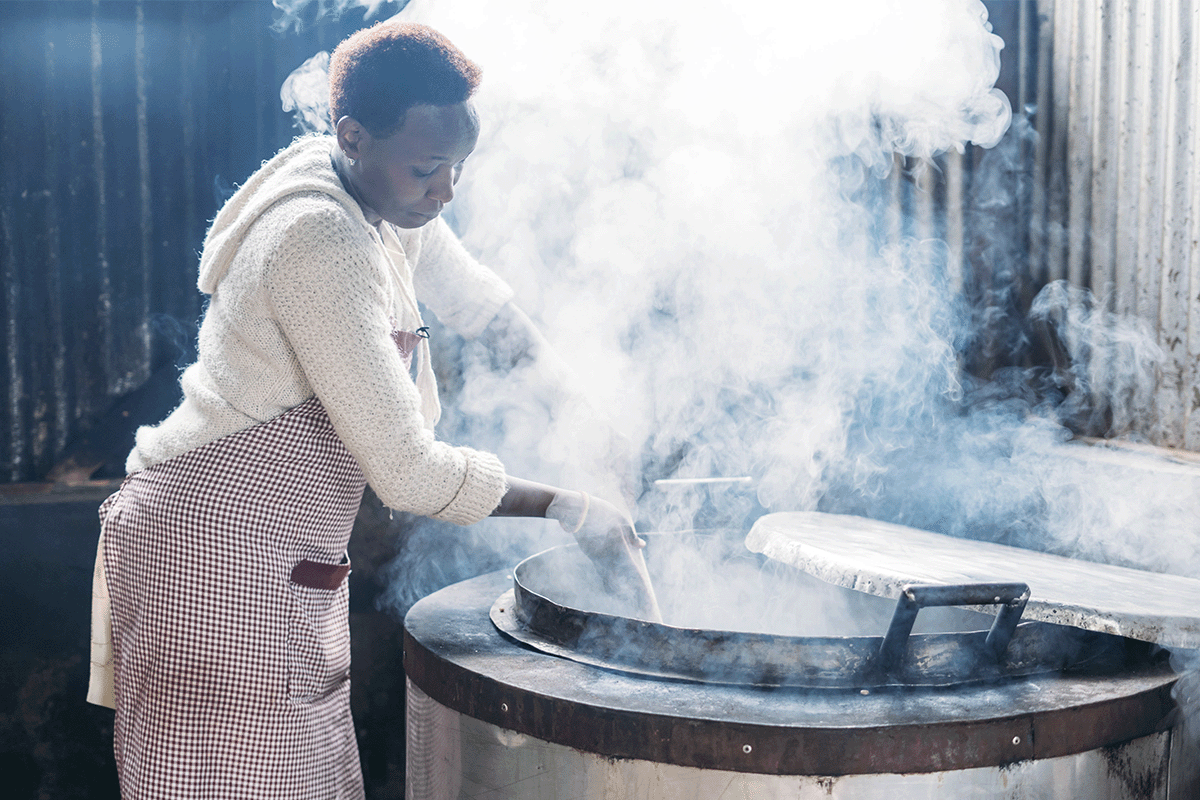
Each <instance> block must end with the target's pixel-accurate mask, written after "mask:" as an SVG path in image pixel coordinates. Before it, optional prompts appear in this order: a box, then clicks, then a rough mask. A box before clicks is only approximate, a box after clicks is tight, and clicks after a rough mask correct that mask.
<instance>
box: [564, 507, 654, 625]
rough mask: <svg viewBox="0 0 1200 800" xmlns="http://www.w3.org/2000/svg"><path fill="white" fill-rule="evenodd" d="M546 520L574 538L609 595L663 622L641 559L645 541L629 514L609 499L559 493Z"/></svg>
mask: <svg viewBox="0 0 1200 800" xmlns="http://www.w3.org/2000/svg"><path fill="white" fill-rule="evenodd" d="M546 517H547V518H549V519H556V520H558V522H559V524H560V525H562V527H563V529H564V530H566V531H567V532H569V533H571V534H573V535H574V536H575V540H576V541H577V542H579V547H580V549H581V550H583V552H584V554H585V555H587V557H588V558H590V559H591V561H592V563H593V564H594V565H595V567H596V570H597V571H598V572H599V573H600V577H601V579H602V580H603V581H604V586H605V588H606V589H607V590H608V591H609V592H611V593H613V594H616V595H617V596H619V597H625V598H628V599H629V600H630V601H632V602H633V604H634V607H636V608H637V609H638V610H639V612H640V614H641V616H643V617H644V618H645V619H648V620H650V621H651V622H662V612H661V611H659V608H658V598H657V597H655V595H654V587H653V585H651V583H650V574H649V572H647V570H646V559H645V558H643V556H642V548H643V547H645V546H646V542H645V540H643V539H642V538H641V537H639V536H638V535H637V533H636V532H635V531H634V529H633V520H632V519H630V517H629V515H628V514H626V513H625V512H624V511H621V510H620V509H619V508H617V507H616V506H615V505H613V504H612V503H610V502H608V501H607V500H601V499H600V498H598V497H590V496H589V495H587V494H586V493H583V492H571V491H566V490H560V491H558V492H557V493H556V494H555V496H554V500H553V501H551V503H550V505H549V507H547V509H546Z"/></svg>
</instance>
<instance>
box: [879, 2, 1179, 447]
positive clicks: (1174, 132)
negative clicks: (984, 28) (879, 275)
mask: <svg viewBox="0 0 1200 800" xmlns="http://www.w3.org/2000/svg"><path fill="white" fill-rule="evenodd" d="M987 6H988V8H989V11H990V15H991V19H992V21H993V23H994V24H995V26H996V30H997V32H998V33H1000V34H1001V35H1002V36H1003V38H1004V39H1005V43H1006V47H1005V50H1004V53H1003V60H1004V68H1003V71H1002V74H1001V78H1000V81H999V82H998V84H999V85H1000V87H1001V88H1002V89H1003V90H1004V91H1005V93H1006V94H1007V95H1008V97H1009V98H1010V100H1011V101H1012V102H1013V110H1014V124H1013V128H1012V129H1011V130H1010V131H1009V134H1008V135H1007V136H1006V138H1005V140H1004V141H1003V142H1002V143H1001V144H1000V145H999V146H998V147H997V148H996V149H995V150H993V151H980V150H978V149H975V150H970V149H969V150H968V151H967V153H966V154H965V155H959V154H956V153H950V154H947V155H945V156H943V157H941V158H939V159H938V167H939V169H938V170H926V171H924V172H922V171H920V170H914V169H913V165H912V164H906V163H904V162H903V161H900V160H898V161H897V167H898V169H897V170H895V172H894V173H893V175H892V177H891V184H892V187H893V189H892V194H893V197H892V200H891V204H892V208H893V209H895V210H896V212H898V213H896V214H895V219H896V222H895V223H894V230H893V231H892V232H891V235H892V236H893V237H895V236H898V235H915V236H923V235H933V236H938V237H940V238H943V239H945V240H946V242H947V244H948V245H949V250H950V253H951V263H952V266H953V267H954V268H955V271H956V272H957V275H958V280H959V282H960V286H961V288H962V290H963V293H964V295H965V297H967V298H968V299H969V300H970V302H971V304H972V307H973V308H974V309H975V310H976V312H977V316H976V323H977V339H976V340H975V341H973V342H971V343H969V345H968V346H967V347H966V348H965V351H964V353H963V363H964V367H965V368H966V369H968V370H969V371H970V372H973V373H975V374H977V375H981V376H983V377H990V376H991V375H993V374H994V373H995V371H996V370H997V369H999V368H1002V367H1006V366H1017V367H1029V366H1032V365H1036V364H1039V363H1044V364H1046V365H1047V366H1050V365H1053V366H1056V367H1058V368H1059V369H1060V371H1064V372H1065V371H1068V370H1066V369H1065V368H1064V365H1063V363H1062V361H1063V360H1064V359H1066V358H1067V357H1072V358H1074V359H1075V360H1076V366H1075V368H1074V372H1075V376H1076V377H1075V378H1064V379H1063V381H1065V382H1067V383H1070V382H1071V381H1077V382H1078V383H1079V385H1081V386H1083V387H1084V388H1083V391H1084V392H1085V393H1090V394H1091V397H1090V399H1088V400H1078V399H1077V400H1076V401H1075V410H1076V412H1077V416H1076V417H1074V418H1072V419H1068V420H1066V421H1067V422H1068V423H1069V424H1070V425H1071V427H1073V428H1074V429H1075V430H1076V431H1077V432H1078V433H1083V434H1088V435H1093V436H1113V435H1133V436H1135V437H1140V438H1143V439H1145V440H1148V441H1150V442H1152V443H1154V444H1158V445H1162V446H1167V447H1176V448H1186V449H1189V450H1200V219H1198V218H1197V211H1200V202H1198V201H1200V149H1198V148H1197V137H1198V136H1200V88H1198V87H1200V59H1198V58H1197V56H1196V55H1194V54H1193V52H1192V44H1193V40H1194V37H1195V36H1196V35H1197V34H1200V5H1197V4H1196V3H1195V2H1194V0H1017V1H1016V2H1009V3H1003V2H993V3H988V4H987ZM989 159H990V160H991V161H992V162H993V163H991V164H988V163H987V162H988V161H989ZM1063 280H1065V281H1067V282H1069V284H1070V285H1072V286H1075V287H1081V288H1084V289H1087V290H1089V291H1090V294H1091V298H1088V297H1078V296H1075V295H1071V304H1073V305H1074V306H1076V307H1071V308H1068V309H1065V310H1064V309H1059V311H1058V315H1057V317H1056V318H1053V319H1052V320H1051V321H1052V322H1057V323H1060V324H1059V325H1057V326H1052V327H1054V328H1055V330H1053V331H1050V332H1046V331H1040V332H1039V331H1038V330H1037V327H1036V326H1032V325H1030V324H1029V323H1028V320H1027V319H1026V316H1027V314H1028V311H1029V308H1030V303H1031V301H1032V299H1033V297H1034V295H1035V294H1036V293H1037V291H1038V290H1039V289H1041V288H1042V287H1043V286H1045V285H1046V284H1048V283H1050V282H1053V281H1063ZM1083 306H1086V308H1083ZM1070 316H1075V317H1076V318H1077V319H1078V318H1079V317H1082V318H1084V319H1085V320H1086V322H1087V324H1086V325H1083V324H1075V325H1070V324H1067V323H1068V320H1067V317H1070ZM1131 320H1139V321H1140V322H1141V327H1142V328H1143V329H1144V330H1145V331H1148V333H1149V338H1150V339H1152V340H1153V342H1156V343H1157V345H1158V347H1160V348H1161V350H1162V358H1161V360H1160V361H1159V364H1158V366H1157V368H1156V369H1154V370H1153V373H1154V374H1153V375H1151V376H1147V374H1146V371H1145V370H1144V369H1139V362H1138V359H1139V357H1142V358H1144V357H1145V356H1146V355H1147V354H1148V352H1149V350H1152V349H1153V348H1152V346H1151V348H1146V347H1145V346H1144V344H1141V345H1139V343H1138V342H1137V341H1136V339H1137V336H1136V328H1137V327H1138V326H1136V325H1133V324H1131ZM1039 333H1041V336H1040V340H1039V335H1038V334H1039ZM1050 340H1054V341H1050ZM1060 340H1061V341H1060ZM1055 350H1060V351H1061V352H1058V353H1056V352H1055ZM1140 363H1144V362H1140ZM1063 389H1064V391H1070V390H1071V389H1072V387H1071V386H1069V385H1067V386H1064V387H1063Z"/></svg>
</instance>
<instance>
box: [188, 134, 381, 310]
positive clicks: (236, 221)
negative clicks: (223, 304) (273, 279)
mask: <svg viewBox="0 0 1200 800" xmlns="http://www.w3.org/2000/svg"><path fill="white" fill-rule="evenodd" d="M333 141H334V140H333V137H331V136H316V135H314V136H302V137H300V138H298V139H296V140H295V141H294V142H292V144H291V145H289V146H288V147H287V148H286V149H284V150H281V151H280V152H279V153H277V154H276V155H275V156H274V157H273V158H271V159H270V160H269V161H267V162H265V163H264V164H263V165H262V167H260V168H259V169H258V171H257V172H255V173H254V174H253V175H251V176H250V178H249V179H248V180H247V181H246V183H244V184H243V185H242V186H241V187H239V188H238V190H237V191H236V192H234V194H233V196H232V197H230V198H229V200H227V201H226V202H225V205H224V206H222V207H221V210H220V211H219V212H217V216H216V219H214V220H213V223H212V226H211V227H209V229H208V233H207V234H205V236H204V250H203V251H202V252H201V254H200V279H199V281H197V285H198V286H199V287H200V291H202V292H204V293H205V294H212V293H213V291H214V290H215V289H216V288H217V284H218V283H219V282H220V280H221V278H223V277H225V273H226V272H227V271H228V270H229V265H230V264H231V263H233V259H234V257H235V256H236V255H237V252H238V249H239V248H240V247H241V246H242V241H243V240H244V239H245V238H246V234H247V232H248V231H249V230H250V226H251V225H253V224H254V222H255V220H257V219H258V218H259V217H260V216H262V214H263V213H264V212H265V211H266V210H267V209H269V208H270V207H271V206H273V205H274V204H276V203H278V202H279V201H281V200H283V199H285V198H287V197H290V196H292V195H295V194H301V193H308V192H322V193H324V194H327V195H329V196H330V197H332V198H333V199H334V200H337V201H338V202H339V203H341V204H342V205H344V206H346V207H347V208H348V209H350V210H351V211H353V212H356V213H358V214H361V213H362V210H361V209H360V208H359V205H358V203H357V202H356V201H355V200H354V198H353V197H351V196H350V194H349V193H348V192H347V191H346V190H345V188H344V187H343V186H342V182H341V180H340V179H339V178H338V176H337V173H336V172H334V170H333V166H332V164H331V162H330V157H329V156H330V151H331V148H332V147H333Z"/></svg>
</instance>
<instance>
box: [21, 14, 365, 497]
mask: <svg viewBox="0 0 1200 800" xmlns="http://www.w3.org/2000/svg"><path fill="white" fill-rule="evenodd" d="M275 14H276V12H275V10H274V9H273V7H272V5H271V3H270V0H241V2H224V1H222V0H215V1H211V2H169V1H165V0H157V1H156V0H142V2H134V1H133V0H92V1H90V2H89V1H88V0H83V1H81V2H76V1H75V0H40V1H36V0H34V1H28V0H16V1H15V2H14V1H13V0H5V2H2V3H0V98H2V104H3V105H2V110H3V116H2V117H0V146H2V148H3V150H2V151H0V152H3V153H5V158H4V159H2V160H0V193H2V194H0V197H2V200H0V272H2V273H3V281H4V300H3V304H2V312H0V313H2V314H3V337H4V353H5V359H4V365H3V386H4V391H3V411H2V412H0V419H2V423H0V452H3V454H4V456H5V457H6V458H7V460H8V462H9V463H8V469H7V470H6V471H5V473H4V474H2V475H0V481H23V480H33V479H38V478H40V477H42V476H44V475H45V474H46V472H47V471H48V470H49V469H50V467H51V465H52V464H53V463H54V462H55V460H56V458H57V457H58V456H59V455H60V454H62V452H63V451H64V448H66V447H67V445H68V443H70V442H71V441H72V440H73V439H75V438H76V437H78V436H79V435H81V434H82V433H84V432H86V431H88V430H89V428H91V427H92V426H93V425H94V424H95V423H96V422H97V421H98V420H99V419H100V418H101V416H102V415H103V414H104V413H105V412H106V411H107V410H108V409H109V408H110V407H111V406H113V404H114V402H115V401H116V400H117V399H118V398H120V397H122V396H123V395H125V394H127V393H128V392H130V391H131V390H134V389H136V388H137V387H139V386H141V385H142V384H143V383H144V382H145V381H146V380H147V378H148V377H149V376H150V375H151V373H152V371H154V370H155V369H158V368H160V367H165V368H167V369H171V368H172V363H173V361H174V360H175V358H176V357H177V354H178V353H179V350H180V347H183V348H184V349H186V348H188V347H190V346H191V343H192V341H193V340H194V337H195V323H196V320H197V318H198V316H199V313H200V305H199V303H200V297H199V295H198V293H197V291H196V289H195V272H196V251H197V250H198V248H199V246H200V243H201V241H202V237H203V233H204V229H205V226H206V221H207V220H208V219H211V218H212V216H213V215H214V214H215V213H216V209H217V206H218V203H219V201H220V200H221V199H222V198H223V196H225V195H226V194H227V193H228V192H229V191H231V186H232V184H233V183H235V182H238V181H241V180H243V179H244V178H245V176H247V175H248V174H249V173H250V172H251V171H252V170H253V169H254V167H255V166H257V165H258V164H259V163H260V162H261V161H262V160H263V159H265V158H267V157H269V156H270V155H271V154H272V153H273V152H275V151H276V150H277V149H279V147H281V146H282V145H284V144H286V143H287V142H288V141H289V140H290V139H291V138H292V136H293V135H294V134H295V130H294V129H293V127H292V121H291V118H290V115H285V114H284V113H283V112H282V111H281V110H280V102H279V87H280V85H281V84H282V82H283V79H284V78H285V77H286V76H287V75H288V73H289V72H291V70H293V69H294V68H296V67H297V66H299V65H300V64H301V63H302V62H303V61H304V60H305V59H306V58H308V57H309V56H311V55H312V54H313V53H314V52H316V51H318V50H321V49H329V48H331V47H332V46H334V45H336V43H337V42H338V41H340V40H341V39H342V38H343V37H344V36H345V35H346V34H347V33H348V32H349V31H350V30H353V29H354V28H357V27H361V26H362V25H363V24H364V23H363V20H362V16H361V11H360V13H358V14H350V15H348V16H347V17H345V18H344V19H342V20H340V21H339V20H331V19H330V20H325V21H323V22H322V23H321V24H319V25H314V26H309V27H308V28H307V29H306V30H304V31H303V32H302V33H301V34H296V33H294V32H289V33H287V34H286V35H275V34H273V33H272V32H271V30H270V25H271V22H272V19H273V16H274V15H275Z"/></svg>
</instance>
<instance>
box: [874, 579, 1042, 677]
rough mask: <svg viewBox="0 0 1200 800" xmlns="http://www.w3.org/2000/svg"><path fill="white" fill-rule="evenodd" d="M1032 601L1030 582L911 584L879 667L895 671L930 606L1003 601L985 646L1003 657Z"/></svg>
mask: <svg viewBox="0 0 1200 800" xmlns="http://www.w3.org/2000/svg"><path fill="white" fill-rule="evenodd" d="M1028 601H1029V585H1028V584H1025V583H964V584H956V585H951V586H945V585H936V584H910V585H908V586H905V587H904V588H903V589H902V590H901V592H900V599H899V600H897V601H896V611H895V613H894V614H892V622H891V624H890V625H889V626H888V631H887V634H886V635H885V636H884V637H883V644H881V645H880V646H879V656H878V660H877V662H876V663H877V668H878V669H879V670H880V671H882V672H885V673H886V672H891V671H892V670H893V669H895V667H896V665H897V664H898V663H900V657H901V656H902V655H904V650H905V648H906V647H907V645H908V636H909V634H910V633H912V629H913V623H915V622H916V621H917V612H919V611H920V610H921V609H922V608H925V607H926V606H989V605H1000V606H1001V609H1000V611H999V613H997V614H996V619H995V621H994V622H992V627H991V630H989V631H988V635H987V639H986V640H985V641H984V649H985V650H986V652H988V653H989V654H991V656H992V658H993V659H995V660H996V661H999V660H1000V659H1001V658H1002V657H1003V656H1004V651H1005V650H1006V649H1008V642H1009V640H1011V639H1012V635H1013V631H1015V630H1016V629H1017V623H1018V622H1020V621H1021V614H1022V613H1023V612H1024V611H1025V604H1026V603H1027V602H1028Z"/></svg>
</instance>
